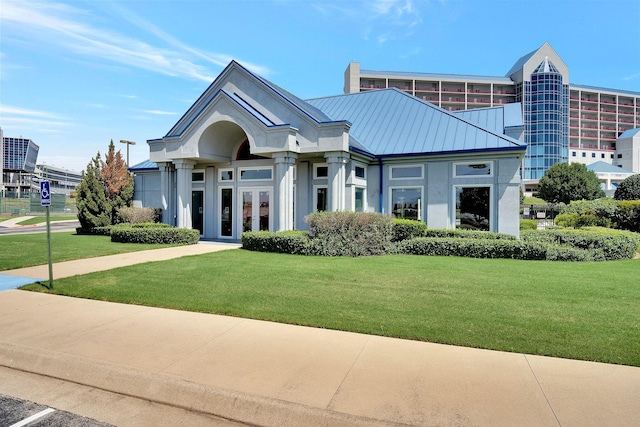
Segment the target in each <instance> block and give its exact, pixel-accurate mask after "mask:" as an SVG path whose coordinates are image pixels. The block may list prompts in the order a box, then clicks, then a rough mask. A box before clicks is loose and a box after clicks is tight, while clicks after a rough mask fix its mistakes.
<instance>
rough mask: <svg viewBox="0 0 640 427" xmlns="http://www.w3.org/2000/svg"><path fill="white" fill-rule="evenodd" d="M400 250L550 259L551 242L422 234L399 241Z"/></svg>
mask: <svg viewBox="0 0 640 427" xmlns="http://www.w3.org/2000/svg"><path fill="white" fill-rule="evenodd" d="M398 252H399V253H402V254H408V255H432V256H433V255H437V256H463V257H470V258H511V259H522V260H536V259H537V260H543V259H546V255H547V245H545V244H542V243H529V242H522V241H518V240H505V239H503V240H490V239H474V238H467V239H457V238H430V237H421V238H417V239H411V240H405V241H404V242H400V243H398Z"/></svg>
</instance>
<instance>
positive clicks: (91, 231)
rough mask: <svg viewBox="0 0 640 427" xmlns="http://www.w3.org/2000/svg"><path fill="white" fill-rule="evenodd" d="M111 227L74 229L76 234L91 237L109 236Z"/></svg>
mask: <svg viewBox="0 0 640 427" xmlns="http://www.w3.org/2000/svg"><path fill="white" fill-rule="evenodd" d="M112 227H113V225H106V226H104V227H93V228H82V227H78V228H76V234H85V235H93V236H110V235H111V228H112Z"/></svg>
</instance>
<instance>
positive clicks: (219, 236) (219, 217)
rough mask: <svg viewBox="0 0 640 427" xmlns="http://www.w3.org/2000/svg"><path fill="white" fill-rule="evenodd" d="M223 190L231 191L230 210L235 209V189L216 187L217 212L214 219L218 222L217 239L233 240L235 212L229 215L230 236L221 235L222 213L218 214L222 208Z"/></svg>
mask: <svg viewBox="0 0 640 427" xmlns="http://www.w3.org/2000/svg"><path fill="white" fill-rule="evenodd" d="M224 182H229V181H224ZM223 190H231V205H232V208H233V209H235V208H236V200H235V199H236V198H237V197H236V196H237V192H236V190H235V188H234V187H233V186H230V185H224V186H220V187H218V205H217V206H216V207H217V209H218V211H217V212H216V217H217V222H218V238H219V239H229V240H233V239H234V238H235V233H236V228H237V227H236V215H237V212H232V214H231V218H230V221H231V236H223V235H222V212H220V208H221V207H222V191H223Z"/></svg>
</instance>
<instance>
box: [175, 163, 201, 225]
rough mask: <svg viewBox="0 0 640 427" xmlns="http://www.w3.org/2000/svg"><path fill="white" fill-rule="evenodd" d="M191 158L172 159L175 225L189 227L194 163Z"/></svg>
mask: <svg viewBox="0 0 640 427" xmlns="http://www.w3.org/2000/svg"><path fill="white" fill-rule="evenodd" d="M195 163H196V162H195V161H193V160H183V159H180V160H174V161H173V164H174V165H175V166H176V171H177V183H176V187H177V190H178V194H177V195H178V197H177V198H178V200H177V209H176V212H177V221H176V227H179V228H191V172H192V171H193V166H194V165H195Z"/></svg>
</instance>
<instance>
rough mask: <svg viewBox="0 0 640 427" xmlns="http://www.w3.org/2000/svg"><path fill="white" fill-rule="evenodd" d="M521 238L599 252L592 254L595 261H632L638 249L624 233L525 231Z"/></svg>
mask: <svg viewBox="0 0 640 427" xmlns="http://www.w3.org/2000/svg"><path fill="white" fill-rule="evenodd" d="M520 238H521V239H522V240H523V241H525V242H530V243H542V244H547V245H561V246H568V247H573V248H577V249H584V250H595V251H599V253H597V254H596V253H594V254H592V256H593V258H594V260H616V259H630V258H633V257H634V256H635V253H636V250H637V247H638V240H637V239H635V238H632V237H630V236H628V235H625V234H623V233H617V234H604V233H599V232H593V231H589V230H540V231H523V232H522V233H521V234H520Z"/></svg>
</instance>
